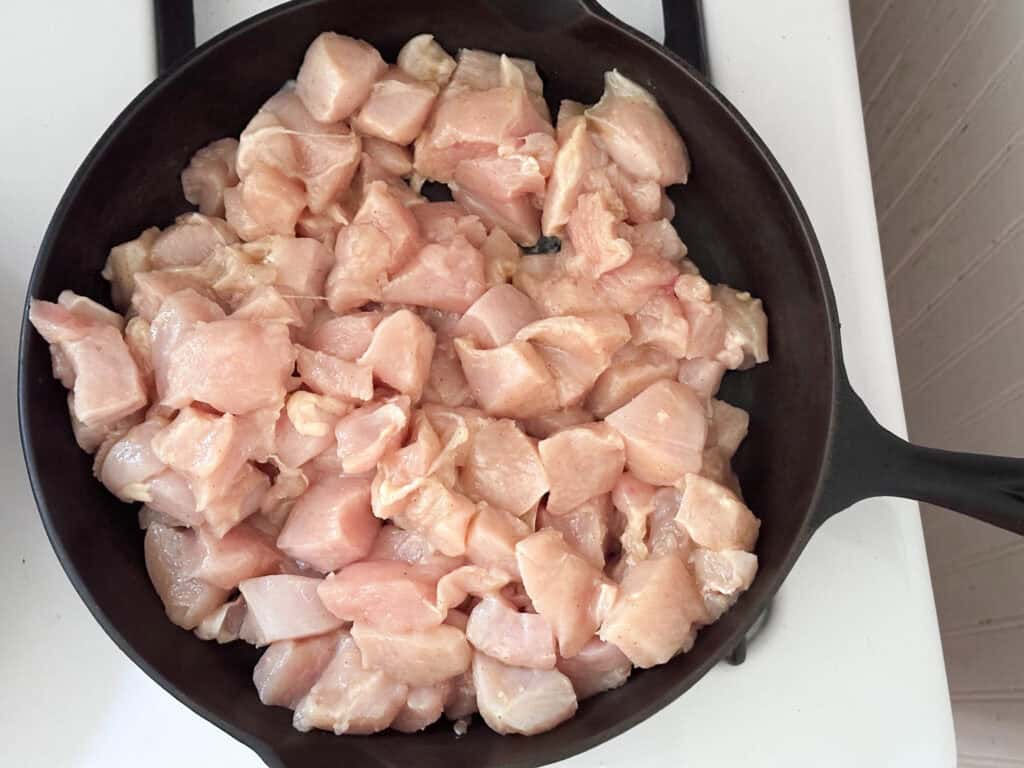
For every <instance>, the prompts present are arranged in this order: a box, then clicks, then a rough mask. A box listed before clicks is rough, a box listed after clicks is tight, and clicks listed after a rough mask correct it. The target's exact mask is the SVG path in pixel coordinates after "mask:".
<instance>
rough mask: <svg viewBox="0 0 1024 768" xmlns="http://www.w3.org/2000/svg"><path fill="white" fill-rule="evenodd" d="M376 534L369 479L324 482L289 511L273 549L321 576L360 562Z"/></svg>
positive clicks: (310, 490) (323, 480) (332, 479)
mask: <svg viewBox="0 0 1024 768" xmlns="http://www.w3.org/2000/svg"><path fill="white" fill-rule="evenodd" d="M379 530H380V521H379V520H378V519H377V518H376V517H374V516H373V513H372V512H371V511H370V480H369V478H365V477H324V478H321V479H319V480H318V481H317V482H315V483H313V485H311V486H310V487H309V488H308V489H307V490H306V492H305V493H303V494H302V496H300V497H299V500H298V501H297V502H296V503H295V506H294V507H292V511H291V514H289V515H288V520H287V522H286V523H285V524H284V528H282V529H281V535H280V536H278V537H277V548H278V549H280V550H281V551H282V552H284V553H285V554H286V555H288V556H290V557H293V558H295V559H296V560H301V561H302V562H304V563H309V564H310V565H311V566H313V567H314V568H316V569H317V570H318V571H322V572H324V573H326V572H327V571H334V570H337V569H338V568H342V567H344V566H346V565H348V564H349V563H353V562H355V561H356V560H360V559H362V558H363V557H366V555H367V553H368V552H369V551H370V548H371V547H372V546H373V541H374V539H375V538H376V537H377V532H378V531H379Z"/></svg>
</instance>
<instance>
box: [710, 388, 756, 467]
mask: <svg viewBox="0 0 1024 768" xmlns="http://www.w3.org/2000/svg"><path fill="white" fill-rule="evenodd" d="M749 426H750V414H749V413H747V412H746V411H744V410H743V409H742V408H737V407H736V406H735V405H730V404H729V403H727V402H725V401H724V400H715V399H712V400H711V423H710V424H709V426H708V440H707V444H708V447H712V446H713V447H715V448H717V449H718V450H719V451H720V452H721V453H722V456H723V458H725V459H726V460H728V459H732V457H733V455H734V454H735V453H736V450H737V449H738V448H739V447H740V443H742V442H743V439H744V438H745V437H746V436H747V429H748V428H749Z"/></svg>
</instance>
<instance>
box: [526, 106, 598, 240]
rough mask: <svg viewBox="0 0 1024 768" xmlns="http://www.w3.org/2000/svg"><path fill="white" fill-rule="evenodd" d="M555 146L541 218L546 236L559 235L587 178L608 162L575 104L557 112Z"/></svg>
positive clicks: (579, 107) (580, 107) (563, 107)
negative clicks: (556, 140)
mask: <svg viewBox="0 0 1024 768" xmlns="http://www.w3.org/2000/svg"><path fill="white" fill-rule="evenodd" d="M577 108H578V109H579V111H578V112H577ZM558 144H559V147H558V154H557V155H556V156H555V163H554V168H553V169H552V171H551V178H550V179H549V181H548V187H547V193H546V195H545V197H544V212H543V215H542V218H541V228H542V230H543V232H544V234H545V235H549V236H551V235H558V234H561V232H562V230H563V229H564V228H565V225H566V224H568V223H569V217H570V215H571V214H572V212H573V210H574V209H575V208H576V201H577V199H578V198H579V196H580V192H581V191H582V190H583V180H584V178H585V177H586V175H587V174H588V173H589V172H590V171H591V170H593V169H594V168H598V167H600V166H602V165H604V164H605V163H607V161H608V158H607V155H605V153H604V152H602V151H601V150H600V149H598V148H597V147H596V146H595V144H594V142H593V141H592V140H591V138H590V135H589V133H588V131H587V123H586V120H585V119H584V117H583V112H582V105H580V104H576V102H570V101H563V102H562V104H561V107H560V108H559V110H558Z"/></svg>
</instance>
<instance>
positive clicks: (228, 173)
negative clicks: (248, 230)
mask: <svg viewBox="0 0 1024 768" xmlns="http://www.w3.org/2000/svg"><path fill="white" fill-rule="evenodd" d="M237 152H238V140H237V139H218V140H217V141H213V142H210V143H209V144H207V145H206V146H205V147H203V148H202V149H200V150H199V151H198V152H196V153H195V154H194V155H192V159H191V160H189V163H188V166H187V167H186V168H185V170H183V171H182V172H181V189H182V192H184V194H185V199H186V200H188V201H189V202H190V203H192V205H195V206H198V208H199V212H200V213H201V214H203V215H205V216H223V215H224V190H225V189H227V188H228V187H233V186H235V185H236V184H237V183H238V174H237V173H235V154H236V153H237Z"/></svg>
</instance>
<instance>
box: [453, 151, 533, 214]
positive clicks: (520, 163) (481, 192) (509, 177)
mask: <svg viewBox="0 0 1024 768" xmlns="http://www.w3.org/2000/svg"><path fill="white" fill-rule="evenodd" d="M454 181H455V183H456V184H457V185H458V186H459V187H460V188H462V189H466V190H467V191H469V192H471V193H472V194H473V195H474V196H476V197H477V198H478V199H485V200H488V201H491V202H493V203H500V202H509V201H511V200H515V199H516V198H518V197H524V196H526V195H537V196H541V197H543V195H544V188H545V186H546V182H547V179H545V177H544V174H543V173H542V171H541V167H540V163H538V162H537V158H535V157H533V156H531V155H526V154H519V153H515V152H510V153H508V154H505V155H499V156H496V157H475V158H471V159H469V160H463V161H462V162H460V163H459V164H458V165H457V166H455V179H454ZM481 218H482V217H481ZM510 234H511V233H510Z"/></svg>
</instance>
